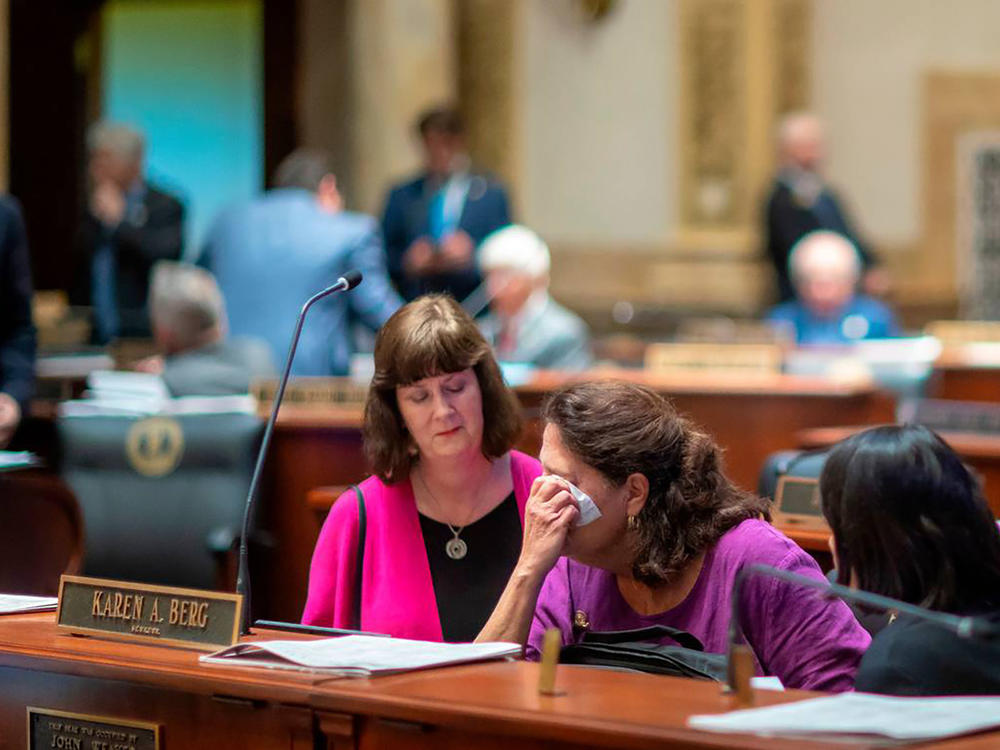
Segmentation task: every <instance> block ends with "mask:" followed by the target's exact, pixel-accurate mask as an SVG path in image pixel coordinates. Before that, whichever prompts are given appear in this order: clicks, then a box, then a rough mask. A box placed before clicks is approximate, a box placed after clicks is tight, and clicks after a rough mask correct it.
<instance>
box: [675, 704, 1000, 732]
mask: <svg viewBox="0 0 1000 750" xmlns="http://www.w3.org/2000/svg"><path fill="white" fill-rule="evenodd" d="M688 726H690V727H692V728H693V729H704V730H708V731H711V732H736V733H739V734H760V735H767V736H779V737H803V738H804V737H810V738H814V739H838V738H846V737H868V738H871V737H884V738H888V739H891V740H898V741H904V742H906V741H908V742H917V741H924V740H932V739H938V738H941V737H953V736H955V735H959V734H968V733H969V732H978V731H981V730H984V729H990V728H992V727H998V726H1000V698H992V697H989V698H987V697H982V698H980V697H972V696H970V697H959V698H897V697H893V696H887V695H870V694H867V693H844V694H842V695H835V696H831V697H829V698H814V699H812V700H804V701H798V702H796V703H783V704H781V705H778V706H767V707H765V708H750V709H746V710H744V711H731V712H729V713H726V714H712V715H705V716H692V717H691V718H689V719H688Z"/></svg>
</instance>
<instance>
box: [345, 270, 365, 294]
mask: <svg viewBox="0 0 1000 750" xmlns="http://www.w3.org/2000/svg"><path fill="white" fill-rule="evenodd" d="M340 278H341V280H342V281H346V282H347V287H346V288H345V289H344V291H349V290H351V289H353V288H354V287H356V286H357V285H358V284H360V283H361V278H362V277H361V271H348V272H347V273H345V274H344V275H343V276H341V277H340Z"/></svg>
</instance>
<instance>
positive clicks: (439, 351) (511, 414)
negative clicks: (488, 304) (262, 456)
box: [363, 294, 521, 483]
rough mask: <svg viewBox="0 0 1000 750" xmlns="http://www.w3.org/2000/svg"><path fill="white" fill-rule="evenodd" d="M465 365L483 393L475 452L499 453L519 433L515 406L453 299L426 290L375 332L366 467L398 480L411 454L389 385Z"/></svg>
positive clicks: (478, 336)
mask: <svg viewBox="0 0 1000 750" xmlns="http://www.w3.org/2000/svg"><path fill="white" fill-rule="evenodd" d="M469 367H471V368H472V369H473V371H474V372H475V373H476V380H478V381H479V390H480V391H481V393H482V397H483V455H484V456H486V457H487V458H489V459H494V458H499V457H500V456H502V455H504V454H505V453H507V451H509V450H510V449H511V448H512V447H513V445H514V442H515V440H517V437H518V435H519V434H520V432H521V407H520V404H519V403H518V401H517V397H516V396H515V395H514V394H513V393H512V392H511V390H510V389H509V388H508V387H507V386H506V384H504V382H503V376H502V375H501V374H500V367H499V366H498V365H497V362H496V359H494V357H493V351H492V350H491V349H490V345H489V344H488V343H487V342H486V340H485V339H484V338H483V335H482V334H481V333H480V332H479V328H478V327H477V326H476V324H475V322H474V321H473V320H472V318H471V317H470V316H469V314H468V313H467V312H466V311H465V310H463V309H462V307H461V305H459V304H458V303H457V302H456V301H455V300H454V299H452V298H451V297H447V296H444V295H439V294H433V295H427V296H426V297H420V298H418V299H416V300H414V301H413V302H410V303H409V304H408V305H404V306H403V307H401V308H400V309H399V310H397V311H396V312H395V314H394V315H393V316H392V317H391V318H389V320H387V321H386V322H385V325H383V326H382V328H381V329H380V330H379V332H378V336H376V338H375V375H374V377H373V378H372V384H371V388H370V389H369V391H368V399H367V401H366V402H365V419H364V427H363V432H364V443H365V454H366V455H367V457H368V460H369V462H370V463H371V466H372V471H373V472H374V474H375V475H376V476H377V477H378V478H379V479H381V480H382V481H383V482H386V483H392V482H400V481H402V480H404V479H406V478H407V477H408V476H409V474H410V469H411V467H412V466H413V463H414V462H415V461H416V459H417V457H416V455H414V453H413V451H412V448H413V446H414V443H413V440H412V438H411V437H410V434H409V432H408V431H407V429H406V425H405V424H404V423H403V417H402V415H401V414H400V412H399V403H398V401H397V400H396V388H397V387H399V386H402V385H410V384H411V383H414V382H416V381H418V380H421V379H423V378H427V377H431V376H433V375H443V374H446V373H450V372H460V371H461V370H465V369H467V368H469Z"/></svg>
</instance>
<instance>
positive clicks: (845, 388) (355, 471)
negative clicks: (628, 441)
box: [254, 370, 894, 621]
mask: <svg viewBox="0 0 1000 750" xmlns="http://www.w3.org/2000/svg"><path fill="white" fill-rule="evenodd" d="M607 378H611V379H623V380H629V381H633V382H640V383H645V384H646V385H649V386H650V387H652V388H654V389H656V390H657V391H658V392H660V393H662V394H663V395H664V396H666V397H668V398H670V399H671V401H672V402H673V404H674V405H675V406H676V407H677V409H678V410H679V411H681V412H682V413H684V414H686V415H687V416H689V417H690V418H691V419H693V420H694V421H695V422H696V423H697V424H699V425H700V426H701V427H703V428H704V429H705V430H707V431H708V432H709V433H711V434H712V435H713V437H714V438H715V439H716V441H717V442H718V443H719V444H720V445H721V446H722V447H723V449H724V450H725V456H724V458H725V466H726V471H727V473H728V475H729V476H730V477H731V478H732V479H733V480H734V481H735V482H737V483H738V484H739V485H740V486H742V487H744V488H746V489H749V490H751V491H754V490H756V487H757V477H758V474H759V472H760V469H761V466H762V465H763V463H764V460H765V458H766V457H767V456H768V455H770V454H771V453H773V452H775V451H778V450H782V449H788V448H794V447H796V437H795V436H796V434H797V433H798V432H799V431H801V430H803V429H806V428H809V427H820V426H826V425H840V424H844V423H845V422H851V423H855V424H879V423H885V422H892V421H893V418H894V400H893V398H892V396H891V395H889V394H887V393H884V392H882V391H879V390H877V389H876V388H874V387H873V386H870V385H864V384H857V385H851V384H843V383H837V382H834V381H830V380H828V379H823V378H812V377H799V376H790V375H781V374H756V375H747V374H745V373H738V374H737V373H726V372H714V371H706V372H692V373H682V374H671V375H662V374H657V375H652V374H649V373H646V372H644V371H639V370H599V371H593V372H590V373H585V374H575V375H568V374H566V373H555V372H543V373H539V374H538V375H537V376H536V377H535V379H534V380H533V381H532V382H531V383H530V384H529V385H526V386H521V387H518V388H516V389H515V391H516V392H517V394H518V397H519V398H520V400H521V403H522V405H523V407H524V410H525V416H526V418H527V425H526V429H525V431H524V434H523V436H522V439H521V440H520V442H519V444H518V447H519V448H520V449H521V450H523V451H524V452H526V453H529V454H531V455H538V449H539V446H540V443H541V431H542V425H541V421H540V407H541V405H542V403H543V402H544V400H545V398H546V397H547V396H548V394H549V393H551V392H552V391H553V390H554V389H556V388H558V387H560V386H562V385H564V384H566V383H569V382H572V381H574V380H584V379H607ZM267 408H268V406H267V404H262V405H261V409H262V413H264V412H266V410H267ZM362 416H363V412H362V409H361V408H360V407H358V406H356V405H353V406H352V405H340V406H323V405H320V404H308V405H307V404H288V405H284V406H282V409H281V412H280V414H279V417H278V423H277V428H276V430H275V433H274V438H273V443H272V447H271V455H270V458H269V460H268V464H267V467H268V471H267V478H266V481H265V484H264V492H263V494H262V506H261V509H260V513H261V516H260V521H261V526H262V527H263V528H264V529H267V530H268V531H270V532H271V533H272V534H273V535H274V538H275V549H274V552H273V554H272V555H271V558H272V559H271V561H270V564H268V565H267V566H266V569H267V571H268V574H267V576H266V578H265V579H264V580H259V581H255V595H254V602H255V605H254V614H255V616H257V617H263V616H267V617H270V618H273V619H281V620H294V621H297V620H298V618H299V617H300V616H301V614H302V606H303V604H304V603H305V594H306V583H307V581H308V576H309V562H310V559H311V557H312V551H313V547H314V546H315V544H316V538H317V535H318V534H319V529H320V525H321V523H322V518H323V516H324V515H325V511H326V508H328V504H327V505H326V506H325V507H324V502H323V498H324V497H327V498H329V499H330V500H331V501H332V500H333V499H335V497H336V495H335V494H334V493H333V492H328V493H326V494H323V493H319V494H314V495H313V496H312V498H311V501H310V496H309V492H310V490H313V489H314V488H317V487H329V486H334V487H339V488H342V487H344V486H346V485H349V484H351V483H353V482H359V481H361V480H362V479H364V478H365V476H367V474H368V469H367V465H366V461H365V459H364V452H363V449H362V443H361V422H362Z"/></svg>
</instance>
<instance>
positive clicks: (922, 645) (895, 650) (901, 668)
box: [854, 616, 1000, 695]
mask: <svg viewBox="0 0 1000 750" xmlns="http://www.w3.org/2000/svg"><path fill="white" fill-rule="evenodd" d="M854 688H855V690H859V691H862V692H865V693H885V694H888V695H1000V644H998V643H996V642H989V641H975V640H969V639H966V638H961V637H959V636H958V635H957V634H955V633H952V632H951V631H949V630H945V629H944V628H942V627H939V626H938V625H935V624H933V623H928V622H921V621H916V620H909V619H906V618H905V617H903V616H900V617H899V618H898V619H897V620H896V621H895V622H894V623H892V624H891V625H887V626H886V627H885V628H883V629H882V630H881V631H880V632H879V633H878V634H877V635H876V636H875V638H874V639H873V640H872V645H871V647H870V648H869V649H868V651H867V652H866V653H865V655H864V656H863V657H862V659H861V664H860V666H859V667H858V676H857V679H856V680H855V683H854Z"/></svg>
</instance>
